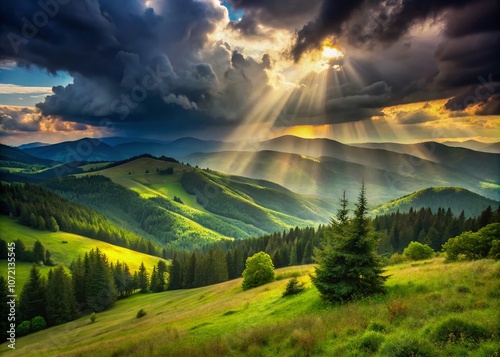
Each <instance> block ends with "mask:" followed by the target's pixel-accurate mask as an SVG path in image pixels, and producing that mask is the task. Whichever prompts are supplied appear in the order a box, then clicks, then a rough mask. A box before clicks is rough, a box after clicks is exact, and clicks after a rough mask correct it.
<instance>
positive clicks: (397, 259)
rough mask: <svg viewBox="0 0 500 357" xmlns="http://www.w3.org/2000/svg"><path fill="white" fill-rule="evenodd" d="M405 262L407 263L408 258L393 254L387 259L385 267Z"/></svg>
mask: <svg viewBox="0 0 500 357" xmlns="http://www.w3.org/2000/svg"><path fill="white" fill-rule="evenodd" d="M407 261H408V258H407V257H406V256H404V255H402V254H399V253H394V254H393V255H391V257H390V258H389V262H388V263H387V265H396V264H401V263H404V262H407Z"/></svg>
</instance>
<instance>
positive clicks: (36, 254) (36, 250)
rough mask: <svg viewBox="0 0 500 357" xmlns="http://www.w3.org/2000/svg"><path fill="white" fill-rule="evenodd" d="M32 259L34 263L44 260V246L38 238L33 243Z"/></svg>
mask: <svg viewBox="0 0 500 357" xmlns="http://www.w3.org/2000/svg"><path fill="white" fill-rule="evenodd" d="M33 260H34V261H35V263H39V262H43V261H44V260H45V248H44V247H43V244H42V243H41V242H40V241H39V240H37V241H36V242H35V244H33Z"/></svg>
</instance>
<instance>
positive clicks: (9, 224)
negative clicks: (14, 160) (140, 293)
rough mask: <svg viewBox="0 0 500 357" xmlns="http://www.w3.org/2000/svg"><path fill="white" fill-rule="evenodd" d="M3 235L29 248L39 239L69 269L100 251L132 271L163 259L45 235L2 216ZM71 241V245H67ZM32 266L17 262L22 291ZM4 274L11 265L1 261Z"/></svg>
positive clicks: (69, 236) (56, 234)
mask: <svg viewBox="0 0 500 357" xmlns="http://www.w3.org/2000/svg"><path fill="white" fill-rule="evenodd" d="M0 236H1V237H2V239H3V240H5V241H7V242H12V241H15V240H17V239H21V240H22V241H23V242H24V244H25V245H26V247H27V248H28V249H32V248H33V244H34V243H35V242H36V241H37V240H39V241H40V242H42V244H43V246H44V247H45V248H46V249H48V250H49V251H50V252H51V254H52V258H53V259H54V261H55V262H56V263H57V264H63V265H64V266H66V267H67V266H69V265H70V264H71V262H72V261H73V259H75V258H78V255H82V256H83V255H84V254H85V252H88V251H89V250H91V249H95V248H99V249H100V250H101V251H103V252H104V253H105V254H106V255H107V256H108V258H109V260H110V261H111V262H116V261H117V260H120V261H122V262H126V263H127V264H128V266H129V268H130V270H131V271H132V272H134V271H136V270H138V269H139V265H140V264H141V262H144V264H145V265H146V267H147V268H148V269H149V270H150V271H151V270H152V269H153V266H154V265H156V263H158V260H159V259H160V258H158V257H154V256H151V255H147V254H142V253H138V252H135V251H133V250H130V249H126V248H121V247H118V246H116V245H112V244H109V243H105V242H102V241H99V240H96V239H91V238H87V237H83V236H80V235H76V234H72V233H65V232H42V231H39V230H36V229H32V228H29V227H25V226H22V225H20V224H17V223H16V222H14V221H12V220H11V219H9V218H7V217H6V216H0ZM63 241H67V242H68V243H63ZM30 268H31V263H24V262H16V285H17V289H18V292H20V291H21V287H22V285H23V284H24V282H25V281H26V279H27V277H28V272H29V269H30ZM41 270H42V272H43V273H45V274H46V273H48V271H49V270H50V267H42V268H41ZM0 273H1V274H2V275H3V276H5V277H6V276H7V263H6V261H5V260H0Z"/></svg>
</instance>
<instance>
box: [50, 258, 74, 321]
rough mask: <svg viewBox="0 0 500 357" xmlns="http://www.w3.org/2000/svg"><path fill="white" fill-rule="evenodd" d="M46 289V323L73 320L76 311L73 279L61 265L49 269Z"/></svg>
mask: <svg viewBox="0 0 500 357" xmlns="http://www.w3.org/2000/svg"><path fill="white" fill-rule="evenodd" d="M46 290H47V291H46V299H47V323H48V324H49V325H59V324H62V323H65V322H68V321H71V320H73V319H74V318H75V317H76V312H77V310H76V307H77V305H76V299H75V295H74V291H73V281H72V279H71V277H70V276H69V275H68V274H67V273H66V271H65V270H64V267H63V266H62V265H59V266H58V267H57V268H54V269H51V270H50V271H49V275H48V279H47V289H46Z"/></svg>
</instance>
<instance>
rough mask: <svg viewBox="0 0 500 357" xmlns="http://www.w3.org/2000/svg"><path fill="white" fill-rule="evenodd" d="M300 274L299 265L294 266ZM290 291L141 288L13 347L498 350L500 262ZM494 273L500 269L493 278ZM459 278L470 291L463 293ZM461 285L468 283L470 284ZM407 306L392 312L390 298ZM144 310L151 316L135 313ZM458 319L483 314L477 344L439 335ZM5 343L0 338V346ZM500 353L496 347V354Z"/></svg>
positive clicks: (249, 352) (232, 285) (406, 268)
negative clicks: (365, 292)
mask: <svg viewBox="0 0 500 357" xmlns="http://www.w3.org/2000/svg"><path fill="white" fill-rule="evenodd" d="M296 271H297V272H298V273H294V272H296ZM312 271H313V267H312V266H300V267H289V268H284V269H279V270H278V272H277V273H278V275H280V276H294V275H299V277H298V279H299V281H301V282H304V283H305V284H306V287H307V289H306V290H305V291H304V292H303V293H301V294H299V295H296V296H291V297H287V298H282V297H281V294H282V292H283V290H284V288H285V285H286V283H287V279H282V280H278V281H275V282H273V283H270V284H267V285H264V286H261V287H258V288H255V289H250V290H248V291H245V292H244V291H242V289H241V279H236V280H233V281H229V282H225V283H222V284H218V285H212V286H209V287H203V288H198V289H192V290H179V291H169V292H164V293H158V294H147V295H135V296H133V297H131V298H128V299H125V300H121V301H118V302H117V303H116V305H115V306H114V307H113V308H112V309H110V310H108V311H105V312H103V313H100V314H98V316H97V320H96V322H95V323H94V324H90V323H89V320H88V317H82V318H80V319H78V320H76V321H73V322H71V323H68V324H65V325H61V326H56V327H53V328H50V329H48V330H44V331H41V332H38V333H35V334H32V335H29V336H26V337H23V338H19V339H18V340H17V346H16V350H15V351H11V352H10V355H12V356H39V355H57V356H183V357H189V356H277V355H279V356H371V355H380V356H410V355H411V353H413V354H414V355H418V354H420V355H424V356H425V355H430V356H468V355H479V356H481V355H484V356H488V353H490V352H491V351H493V352H495V351H498V343H499V332H500V313H499V311H500V301H499V300H498V299H496V298H492V297H490V292H491V291H493V290H495V289H498V288H499V283H498V277H499V276H500V262H493V261H490V260H482V261H475V262H459V263H450V264H448V263H445V262H444V260H443V259H442V258H435V259H432V260H428V261H424V262H419V263H417V264H413V263H405V264H401V265H396V266H391V267H389V268H388V271H387V272H386V274H388V275H390V278H389V279H388V281H387V288H388V291H387V294H386V295H384V296H376V297H372V298H369V299H365V300H362V301H359V302H356V303H350V304H345V305H330V304H327V303H324V302H323V301H322V300H321V299H320V298H319V295H318V292H317V291H316V289H315V288H313V287H311V283H310V278H309V276H308V273H311V272H312ZM495 277H496V278H495ZM459 286H468V287H470V292H464V293H456V291H457V288H458V287H459ZM462 290H463V289H462ZM493 296H494V295H493ZM397 304H399V305H404V306H406V312H405V314H403V315H401V316H398V317H397V318H396V319H394V318H391V316H390V314H389V312H388V305H391V306H395V305H397ZM140 309H144V310H145V311H146V312H147V315H145V316H143V317H142V318H140V319H137V318H136V315H137V312H138V311H139V310H140ZM450 318H454V319H459V320H461V321H475V323H477V324H479V325H480V326H481V331H483V329H484V331H486V333H485V334H483V333H481V339H480V340H478V342H477V343H476V341H475V342H474V344H470V343H469V344H466V343H461V341H460V340H457V341H453V343H448V342H445V343H443V342H442V341H439V342H434V337H433V336H435V331H440V330H438V328H441V329H442V327H440V326H442V324H443V322H446V321H447V320H448V319H450ZM6 351H7V347H6V346H5V345H4V346H1V347H0V354H1V353H2V352H6ZM491 355H492V356H494V354H491Z"/></svg>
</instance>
